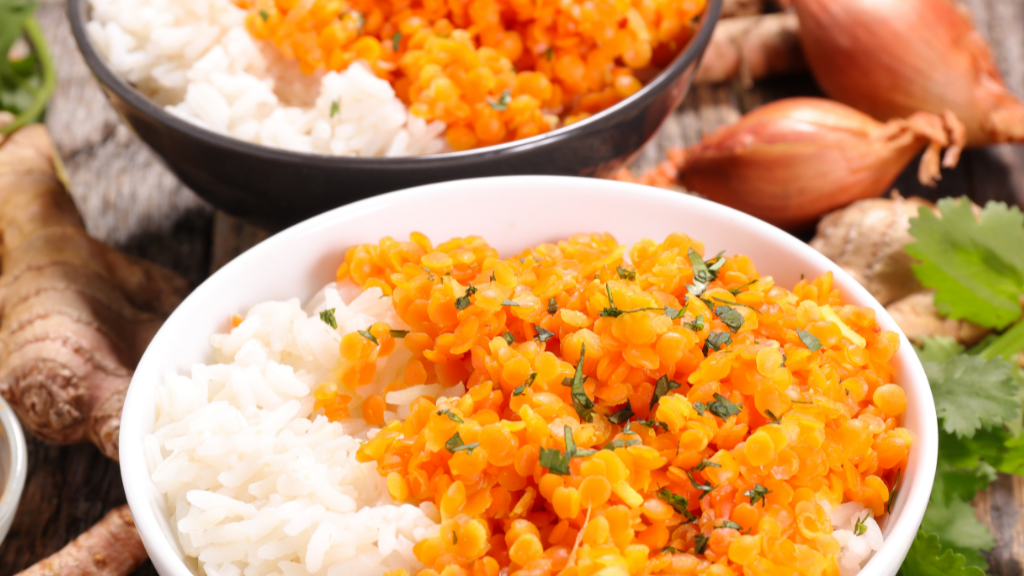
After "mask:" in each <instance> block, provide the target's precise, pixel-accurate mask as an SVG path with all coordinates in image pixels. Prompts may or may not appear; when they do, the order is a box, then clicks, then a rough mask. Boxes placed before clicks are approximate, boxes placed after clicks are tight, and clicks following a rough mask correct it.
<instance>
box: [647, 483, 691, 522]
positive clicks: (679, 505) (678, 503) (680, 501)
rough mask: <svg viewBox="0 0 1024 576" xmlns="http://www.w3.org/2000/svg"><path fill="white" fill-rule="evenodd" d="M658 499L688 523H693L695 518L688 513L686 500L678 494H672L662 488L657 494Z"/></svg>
mask: <svg viewBox="0 0 1024 576" xmlns="http://www.w3.org/2000/svg"><path fill="white" fill-rule="evenodd" d="M657 496H658V498H660V499H661V500H664V501H665V503H666V504H668V505H669V506H671V507H672V509H673V510H675V511H676V512H677V513H679V514H682V515H683V517H684V518H686V519H687V521H688V522H693V521H695V520H697V518H696V517H695V516H694V515H693V513H691V512H690V503H689V502H687V500H686V498H684V497H683V496H680V495H678V494H675V493H673V492H672V491H671V490H669V489H668V488H662V489H661V490H658V492H657Z"/></svg>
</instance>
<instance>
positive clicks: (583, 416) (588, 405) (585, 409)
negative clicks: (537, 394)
mask: <svg viewBox="0 0 1024 576" xmlns="http://www.w3.org/2000/svg"><path fill="white" fill-rule="evenodd" d="M586 353H587V345H586V344H583V345H581V346H580V361H579V363H578V364H576V373H575V374H573V377H572V392H570V393H569V396H570V397H572V407H573V408H575V409H576V414H577V415H579V417H580V420H583V421H584V422H593V421H594V401H593V400H591V399H590V396H587V391H586V390H585V389H584V388H583V383H584V382H585V381H586V378H584V376H583V358H584V356H585V355H586Z"/></svg>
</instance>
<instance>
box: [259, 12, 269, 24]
mask: <svg viewBox="0 0 1024 576" xmlns="http://www.w3.org/2000/svg"><path fill="white" fill-rule="evenodd" d="M260 20H263V21H264V22H266V21H267V20H270V14H268V13H267V11H266V10H260Z"/></svg>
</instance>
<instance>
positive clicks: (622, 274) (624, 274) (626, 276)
mask: <svg viewBox="0 0 1024 576" xmlns="http://www.w3.org/2000/svg"><path fill="white" fill-rule="evenodd" d="M615 271H616V272H618V273H619V278H622V279H623V280H636V270H626V269H625V268H623V267H622V266H616V267H615Z"/></svg>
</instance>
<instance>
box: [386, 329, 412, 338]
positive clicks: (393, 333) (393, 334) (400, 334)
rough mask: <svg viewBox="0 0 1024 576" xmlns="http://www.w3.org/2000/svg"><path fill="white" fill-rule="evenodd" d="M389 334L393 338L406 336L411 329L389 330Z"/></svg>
mask: <svg viewBox="0 0 1024 576" xmlns="http://www.w3.org/2000/svg"><path fill="white" fill-rule="evenodd" d="M388 334H390V335H391V337H392V338H405V337H406V336H408V335H409V331H408V330H388Z"/></svg>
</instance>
